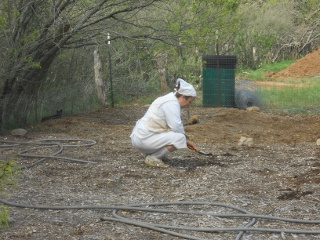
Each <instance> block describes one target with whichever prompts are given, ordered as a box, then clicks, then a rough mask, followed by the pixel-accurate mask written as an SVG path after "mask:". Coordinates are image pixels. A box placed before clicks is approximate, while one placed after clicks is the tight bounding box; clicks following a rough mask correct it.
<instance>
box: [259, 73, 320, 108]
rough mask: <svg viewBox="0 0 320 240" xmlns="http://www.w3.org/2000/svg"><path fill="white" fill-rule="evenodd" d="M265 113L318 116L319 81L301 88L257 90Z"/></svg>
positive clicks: (319, 99) (319, 102)
mask: <svg viewBox="0 0 320 240" xmlns="http://www.w3.org/2000/svg"><path fill="white" fill-rule="evenodd" d="M259 96H261V99H262V102H263V104H264V109H265V111H266V112H284V113H309V114H320V79H319V78H318V79H315V81H314V82H313V84H305V85H302V86H294V85H291V86H285V87H271V88H268V89H263V88H261V89H260V90H259Z"/></svg>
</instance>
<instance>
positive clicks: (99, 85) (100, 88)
mask: <svg viewBox="0 0 320 240" xmlns="http://www.w3.org/2000/svg"><path fill="white" fill-rule="evenodd" d="M93 57H94V76H95V84H96V89H97V93H98V98H99V100H100V103H101V106H102V107H107V104H106V93H105V85H104V83H103V79H102V67H101V59H100V54H99V50H95V51H94V52H93Z"/></svg>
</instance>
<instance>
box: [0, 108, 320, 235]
mask: <svg viewBox="0 0 320 240" xmlns="http://www.w3.org/2000/svg"><path fill="white" fill-rule="evenodd" d="M146 109H147V108H146V107H124V108H117V109H112V108H109V109H102V110H99V111H96V112H92V113H87V114H81V115H75V116H68V117H63V118H61V119H57V120H51V121H46V122H44V123H40V124H38V125H35V126H32V127H30V128H29V129H28V133H27V134H26V135H25V136H24V137H14V136H11V135H10V134H8V135H5V136H1V138H2V139H3V140H4V141H16V142H30V141H35V140H38V139H51V140H55V141H54V142H60V143H61V144H64V145H71V144H81V143H85V142H84V141H80V140H73V141H71V140H70V141H62V140H59V139H90V140H94V141H96V144H94V145H92V146H84V147H64V149H63V152H62V153H61V154H59V155H58V156H61V157H62V156H63V157H69V158H75V159H82V160H86V161H93V162H95V163H79V162H73V161H70V160H62V159H47V160H45V161H43V162H41V163H39V164H37V165H35V166H33V167H31V168H26V169H24V170H23V174H22V177H21V179H20V181H19V183H18V185H17V187H16V188H15V190H14V191H13V192H12V193H11V194H10V195H9V196H8V197H7V198H6V200H7V201H11V202H15V203H20V204H28V205H54V206H73V205H78V206H79V205H89V206H110V205H111V206H125V205H131V204H142V203H150V204H151V203H154V202H184V201H187V202H192V203H195V202H215V203H221V204H232V205H234V206H237V207H241V208H243V209H245V210H246V211H249V212H251V213H254V214H260V215H268V216H278V217H286V218H295V219H311V220H319V213H320V185H319V184H320V162H319V160H320V146H318V145H316V141H317V139H319V138H320V132H319V129H320V116H319V115H280V114H278V115H276V114H267V113H263V112H249V111H245V110H239V109H233V108H196V107H190V108H189V109H184V111H183V121H184V123H187V120H188V118H189V117H190V116H192V115H198V116H199V118H200V123H198V124H194V125H186V126H185V129H186V132H187V134H188V135H189V137H190V139H191V140H192V141H194V142H195V143H196V144H197V145H198V147H199V148H200V150H203V151H206V152H211V153H213V156H204V155H200V154H198V153H196V152H194V151H191V150H189V149H183V150H180V151H177V152H175V153H172V154H170V155H169V156H168V160H167V163H168V164H169V165H170V167H169V168H166V169H162V168H160V169H159V168H152V167H148V166H146V165H145V164H144V158H143V156H142V155H141V154H140V153H139V152H138V151H137V150H136V149H134V148H133V147H132V146H131V144H130V138H129V135H130V133H131V130H132V128H133V126H134V124H135V121H136V120H137V119H139V118H140V117H141V116H142V115H143V114H144V112H145V111H146ZM241 137H247V138H252V140H253V144H252V145H251V146H246V145H242V146H239V140H240V138H241ZM49 142H50V141H49ZM37 146H38V145H36V144H28V145H19V146H15V147H7V148H0V150H1V155H2V157H4V158H10V157H11V156H16V154H17V153H18V152H19V151H21V150H24V149H29V148H33V147H37ZM55 150H56V149H55V148H49V149H35V150H32V151H30V152H27V154H31V155H34V154H37V155H45V154H47V155H48V154H49V152H50V153H52V152H54V151H55ZM16 159H17V161H18V162H19V164H20V165H21V166H30V164H32V163H34V162H36V161H37V160H38V159H39V158H26V157H16ZM165 208H170V209H180V210H181V209H183V210H186V209H188V210H202V211H208V212H218V213H219V212H223V213H225V212H227V213H230V212H231V213H239V212H237V211H234V210H230V209H225V208H221V207H220V208H219V207H216V208H214V207H212V208H209V207H208V206H202V205H201V206H197V205H195V204H194V205H182V206H167V207H165ZM121 214H122V215H123V216H125V217H129V218H134V219H140V220H143V221H144V222H156V223H161V224H166V225H177V226H190V227H196V228H200V227H215V228H223V227H244V226H245V224H247V223H248V222H249V221H250V220H248V219H242V218H240V219H234V218H213V217H210V216H207V215H205V216H190V215H183V214H160V213H149V212H148V213H142V212H139V211H135V212H134V211H125V210H124V211H121ZM10 215H11V223H10V228H8V229H2V230H0V238H1V239H13V240H18V239H19V240H20V239H37V240H38V239H39V240H40V239H41V240H42V239H68V240H69V239H70V240H71V239H181V238H179V237H175V236H172V235H169V234H165V233H161V232H158V231H154V230H150V229H146V228H140V227H136V226H132V225H128V224H125V223H120V222H113V221H102V220H100V217H101V216H105V217H112V211H111V210H110V209H104V210H98V209H74V210H40V209H29V208H16V207H10ZM254 228H278V229H287V230H293V229H305V230H313V231H315V230H317V231H319V229H320V227H319V224H318V225H317V224H311V225H310V224H309V225H305V224H294V223H286V222H279V221H274V220H259V221H258V222H257V223H256V224H255V225H254ZM172 231H176V232H179V233H183V234H187V235H191V236H196V237H198V238H199V239H235V238H236V236H237V234H238V232H236V231H235V232H214V233H205V232H194V231H192V232H190V231H186V230H172ZM182 239H183V238H182ZM242 239H259V240H260V239H320V235H319V234H311V235H310V234H297V233H284V232H283V233H264V232H246V233H245V234H244V236H243V238H242Z"/></svg>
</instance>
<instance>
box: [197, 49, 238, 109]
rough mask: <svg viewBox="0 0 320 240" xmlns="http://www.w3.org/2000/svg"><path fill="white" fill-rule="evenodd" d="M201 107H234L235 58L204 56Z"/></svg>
mask: <svg viewBox="0 0 320 240" xmlns="http://www.w3.org/2000/svg"><path fill="white" fill-rule="evenodd" d="M202 60H203V61H204V62H205V66H204V69H203V84H202V89H203V107H234V106H235V71H236V63H237V57H236V56H225V55H223V56H217V55H205V56H203V58H202Z"/></svg>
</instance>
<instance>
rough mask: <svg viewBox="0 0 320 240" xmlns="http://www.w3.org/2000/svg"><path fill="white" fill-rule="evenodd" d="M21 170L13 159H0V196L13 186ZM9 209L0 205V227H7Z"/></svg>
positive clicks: (3, 195) (4, 194)
mask: <svg viewBox="0 0 320 240" xmlns="http://www.w3.org/2000/svg"><path fill="white" fill-rule="evenodd" d="M20 173H21V171H20V168H19V166H18V165H17V163H16V162H14V161H5V160H0V193H1V194H0V197H1V198H3V197H5V196H6V195H7V194H8V193H9V191H10V190H11V189H12V188H13V187H14V185H15V184H16V181H17V177H18V176H19V175H20ZM8 222H9V210H8V208H7V207H5V206H0V228H3V227H8Z"/></svg>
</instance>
